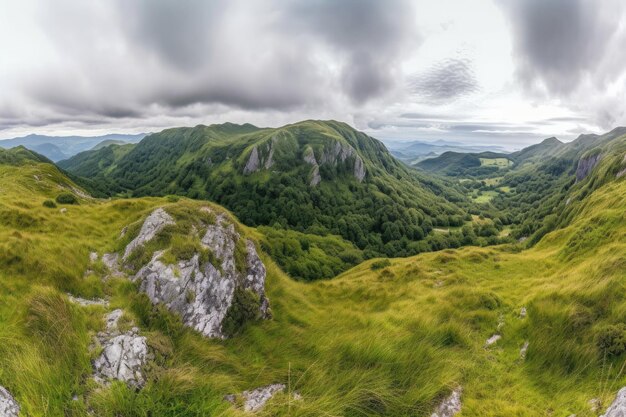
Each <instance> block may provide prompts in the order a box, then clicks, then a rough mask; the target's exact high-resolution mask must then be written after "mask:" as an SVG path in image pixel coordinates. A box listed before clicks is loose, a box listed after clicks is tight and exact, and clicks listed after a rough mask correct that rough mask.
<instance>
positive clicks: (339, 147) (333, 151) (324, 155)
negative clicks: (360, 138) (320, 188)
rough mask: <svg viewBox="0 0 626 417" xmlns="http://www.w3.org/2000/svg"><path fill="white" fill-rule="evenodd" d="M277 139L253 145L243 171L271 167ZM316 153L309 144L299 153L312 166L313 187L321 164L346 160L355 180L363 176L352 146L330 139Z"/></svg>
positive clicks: (311, 178) (310, 182)
mask: <svg viewBox="0 0 626 417" xmlns="http://www.w3.org/2000/svg"><path fill="white" fill-rule="evenodd" d="M277 140H278V139H277V138H276V137H274V138H272V140H271V141H270V142H268V143H265V144H262V145H257V146H254V147H253V148H252V151H251V152H250V155H249V156H248V160H247V162H246V165H245V166H244V169H243V173H244V174H251V173H253V172H257V171H259V170H261V169H269V168H270V167H272V166H273V165H274V150H275V148H276V141H277ZM298 153H300V151H298ZM318 153H319V154H318V155H317V157H316V155H315V152H314V151H313V148H312V147H311V146H309V145H305V147H304V150H303V151H302V153H301V155H302V156H301V158H302V159H301V161H302V162H304V163H306V164H307V165H310V166H311V167H312V168H311V174H310V180H309V185H310V186H312V187H315V186H317V185H319V183H320V182H321V181H322V178H321V176H320V167H321V166H323V165H329V166H332V167H337V165H338V164H340V163H346V161H349V162H351V163H352V175H353V176H354V178H356V180H357V181H359V182H361V181H363V179H364V178H365V174H366V170H365V164H364V162H363V159H362V158H361V157H360V156H359V154H358V153H357V152H356V150H355V149H354V148H353V147H352V146H350V145H348V144H343V143H340V142H336V141H332V142H329V143H327V144H325V145H324V147H323V148H322V150H321V152H318Z"/></svg>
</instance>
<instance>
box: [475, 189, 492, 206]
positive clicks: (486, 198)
mask: <svg viewBox="0 0 626 417" xmlns="http://www.w3.org/2000/svg"><path fill="white" fill-rule="evenodd" d="M497 195H498V192H497V191H480V194H476V195H472V199H473V200H474V202H476V203H478V204H484V203H488V202H490V201H491V199H492V198H494V197H495V196H497Z"/></svg>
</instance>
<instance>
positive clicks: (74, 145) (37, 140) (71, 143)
mask: <svg viewBox="0 0 626 417" xmlns="http://www.w3.org/2000/svg"><path fill="white" fill-rule="evenodd" d="M146 135H147V134H146V133H139V134H136V135H124V134H117V133H112V134H108V135H103V136H46V135H34V134H33V135H28V136H23V137H19V138H13V139H5V140H0V148H5V149H10V148H14V147H16V146H24V147H25V148H27V149H30V150H31V151H35V152H37V153H38V154H41V155H43V156H45V157H46V158H48V159H50V160H52V161H54V162H57V161H62V160H63V159H67V158H70V157H72V156H74V155H76V154H78V153H80V152H84V151H88V150H90V149H93V148H94V147H102V146H107V145H111V144H123V143H137V142H139V141H140V140H141V139H143V138H144V137H145V136H146Z"/></svg>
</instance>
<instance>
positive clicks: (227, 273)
mask: <svg viewBox="0 0 626 417" xmlns="http://www.w3.org/2000/svg"><path fill="white" fill-rule="evenodd" d="M239 239H240V236H239V234H238V233H237V232H236V231H235V227H234V224H232V223H231V222H229V221H228V220H227V219H226V217H225V215H223V214H220V215H218V216H217V217H216V221H215V224H213V225H209V226H207V230H206V233H205V234H204V236H203V238H202V240H201V244H202V245H203V246H204V247H206V248H208V249H210V250H211V252H212V253H213V254H214V255H215V257H216V258H217V260H218V261H219V262H220V265H213V264H211V262H205V263H203V264H202V263H201V262H200V257H199V255H198V254H195V255H193V256H192V258H191V259H189V260H180V261H178V262H177V264H176V265H169V264H165V263H164V262H163V261H162V260H161V256H162V253H161V252H156V253H155V254H154V255H153V257H152V259H151V261H150V262H149V263H148V264H147V265H145V266H144V267H142V268H141V269H140V270H139V272H137V274H136V275H135V277H134V280H135V281H139V282H140V286H139V288H140V291H143V292H144V293H146V295H147V296H148V297H149V298H150V300H151V301H152V303H154V304H157V303H160V304H164V305H165V306H166V307H167V308H168V309H169V310H170V311H172V312H175V313H177V314H179V315H180V316H181V318H182V320H183V323H184V324H185V325H186V326H188V327H191V328H193V329H195V330H197V331H198V332H200V333H202V334H203V335H205V336H207V337H216V338H224V337H225V335H224V334H223V332H222V322H223V321H224V318H225V317H226V314H227V312H228V309H229V308H230V306H231V304H232V300H233V296H234V293H235V289H236V288H237V287H241V288H244V289H249V290H251V291H253V292H255V293H256V294H257V295H258V296H259V301H260V311H259V313H260V315H261V316H262V317H268V316H269V301H268V300H267V297H266V296H265V276H266V270H265V266H264V265H263V262H262V261H261V259H260V258H259V256H258V254H257V252H256V248H255V246H254V243H253V242H252V241H250V240H246V242H245V244H246V252H247V254H246V269H245V271H244V272H240V271H238V270H237V268H236V265H235V246H236V244H237V241H238V240H239Z"/></svg>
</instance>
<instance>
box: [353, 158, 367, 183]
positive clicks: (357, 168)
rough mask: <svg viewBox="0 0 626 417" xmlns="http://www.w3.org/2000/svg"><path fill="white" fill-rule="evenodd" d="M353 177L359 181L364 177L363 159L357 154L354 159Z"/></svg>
mask: <svg viewBox="0 0 626 417" xmlns="http://www.w3.org/2000/svg"><path fill="white" fill-rule="evenodd" d="M354 177H355V178H356V179H357V180H359V182H361V181H363V178H365V165H363V160H362V159H361V158H360V157H359V156H357V157H356V160H355V161H354Z"/></svg>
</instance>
